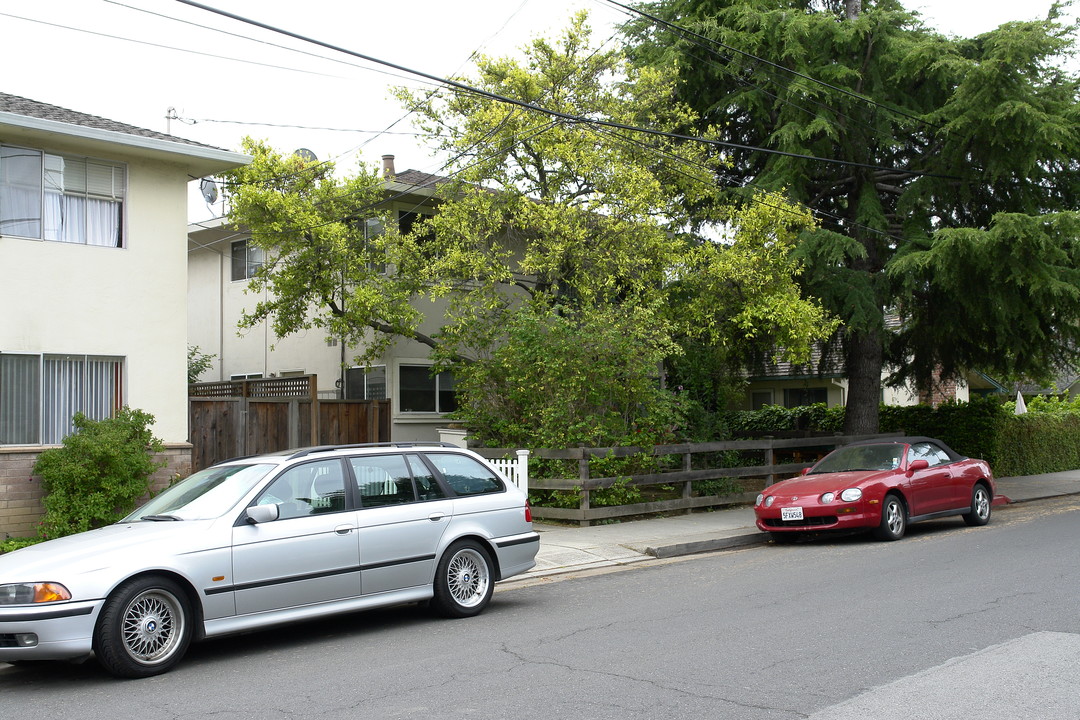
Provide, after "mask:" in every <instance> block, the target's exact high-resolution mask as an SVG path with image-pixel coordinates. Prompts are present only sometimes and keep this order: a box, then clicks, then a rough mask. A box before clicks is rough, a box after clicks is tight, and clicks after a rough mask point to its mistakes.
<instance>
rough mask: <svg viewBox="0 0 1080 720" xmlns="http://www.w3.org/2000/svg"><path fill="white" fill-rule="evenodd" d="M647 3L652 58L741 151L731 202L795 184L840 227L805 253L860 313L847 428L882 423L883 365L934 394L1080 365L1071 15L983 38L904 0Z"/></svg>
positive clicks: (839, 309) (849, 322)
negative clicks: (969, 379)
mask: <svg viewBox="0 0 1080 720" xmlns="http://www.w3.org/2000/svg"><path fill="white" fill-rule="evenodd" d="M641 7H642V8H643V9H644V11H645V12H646V13H647V14H649V15H651V16H653V17H652V18H649V17H641V18H638V19H637V20H636V21H635V22H634V23H632V25H631V26H630V27H629V28H628V29H629V31H630V32H631V36H632V38H633V43H634V49H633V51H632V53H633V55H634V57H635V58H636V60H637V61H638V62H639V63H641V64H642V65H644V66H646V67H675V68H677V71H678V73H679V76H680V79H681V84H680V86H679V95H678V97H679V98H680V100H682V101H683V102H685V103H687V104H688V105H690V106H691V107H692V108H694V110H695V111H696V112H697V113H698V114H699V115H700V120H699V122H698V123H697V124H696V126H691V127H688V128H687V129H688V130H689V131H691V132H694V131H704V130H705V129H714V130H715V132H717V133H718V135H719V138H720V139H721V140H722V141H723V142H725V143H726V145H725V155H726V157H727V158H728V159H729V160H730V163H729V165H728V166H727V167H725V168H724V169H723V171H722V172H720V173H719V174H718V178H719V181H720V183H721V184H722V185H723V186H724V187H725V189H726V195H727V196H728V197H730V198H739V197H746V196H747V194H748V193H750V192H753V191H756V190H760V189H768V190H774V191H782V192H784V193H786V194H787V196H788V197H790V198H791V199H792V200H795V201H797V202H800V203H803V204H804V205H805V206H807V207H809V208H811V209H812V210H814V212H815V213H816V215H817V217H818V219H819V220H820V227H817V228H815V229H811V230H807V231H806V232H804V233H803V235H802V237H801V238H800V242H799V247H798V250H797V254H798V255H799V257H800V258H801V259H803V260H804V261H805V263H806V266H807V270H806V272H805V273H804V274H803V276H802V281H803V283H804V286H805V287H806V288H807V289H808V290H810V292H812V293H813V294H814V295H816V296H818V297H820V298H821V299H822V302H823V303H824V304H825V306H826V307H827V308H829V309H830V310H831V311H832V312H833V313H835V314H836V315H837V316H838V317H840V318H841V319H842V321H843V327H842V329H841V331H840V332H841V335H842V339H843V352H844V355H845V358H844V359H845V362H846V367H847V374H848V378H849V394H848V403H847V408H848V412H847V426H846V428H845V429H846V430H848V431H850V432H872V431H876V429H877V426H878V415H877V413H878V403H879V397H880V381H881V376H882V371H883V368H888V367H891V368H893V369H894V373H893V375H892V379H893V381H894V382H901V381H904V380H908V379H911V380H914V381H915V382H916V384H917V386H918V387H920V389H924V390H925V389H929V388H930V387H931V386H932V385H933V383H934V382H935V381H936V380H937V379H938V378H944V377H955V376H957V375H960V374H961V373H963V372H965V371H967V370H971V369H980V370H984V371H988V372H990V373H995V374H998V375H1001V376H1004V377H1018V376H1023V375H1029V376H1045V375H1047V374H1048V373H1050V372H1052V371H1053V369H1054V368H1055V367H1057V366H1059V365H1060V364H1062V363H1069V362H1075V361H1076V358H1077V352H1078V348H1080V241H1078V238H1077V232H1076V231H1077V224H1078V223H1077V217H1076V215H1075V214H1074V212H1073V211H1075V210H1076V209H1077V207H1078V205H1077V201H1078V199H1080V162H1078V158H1080V123H1078V121H1080V109H1078V103H1077V100H1078V87H1080V85H1078V80H1077V77H1076V76H1075V75H1073V74H1070V73H1069V72H1067V71H1066V70H1065V69H1063V65H1062V63H1063V60H1064V58H1066V57H1067V56H1068V54H1069V53H1070V52H1071V51H1072V50H1073V43H1074V37H1075V32H1076V28H1075V27H1074V26H1072V25H1069V24H1066V23H1064V22H1062V20H1061V14H1060V11H1061V7H1060V6H1055V7H1054V8H1053V9H1052V10H1051V12H1050V15H1049V17H1048V18H1047V19H1046V20H1040V21H1032V22H1013V23H1008V24H1005V25H1003V26H1001V27H1000V28H998V29H996V30H994V31H991V32H988V33H986V34H984V35H981V36H979V37H976V38H972V39H964V38H956V37H946V36H944V35H942V34H940V33H937V32H935V31H933V30H932V29H930V28H928V27H927V26H925V25H924V24H923V23H922V22H921V21H920V19H919V16H918V15H917V14H915V13H912V12H910V11H908V10H906V9H904V7H903V6H902V5H901V4H900V3H899V2H897V0H863V2H859V1H858V0H845V1H844V2H839V1H836V0H660V2H653V3H646V4H644V5H642V6H641ZM893 314H895V315H897V316H899V318H900V329H899V330H898V331H897V330H895V329H890V328H889V327H888V325H890V324H889V323H887V322H886V318H887V317H888V316H890V315H893Z"/></svg>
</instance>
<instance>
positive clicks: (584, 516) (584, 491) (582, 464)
mask: <svg viewBox="0 0 1080 720" xmlns="http://www.w3.org/2000/svg"><path fill="white" fill-rule="evenodd" d="M588 479H589V455H588V453H586V452H585V451H584V450H581V458H580V459H579V460H578V480H580V481H581V520H580V521H579V523H578V524H579V525H580V526H581V527H589V490H588V488H586V487H585V482H586V481H587V480H588Z"/></svg>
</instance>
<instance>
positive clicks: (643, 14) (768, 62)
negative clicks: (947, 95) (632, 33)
mask: <svg viewBox="0 0 1080 720" xmlns="http://www.w3.org/2000/svg"><path fill="white" fill-rule="evenodd" d="M606 2H608V3H609V4H611V5H615V6H617V7H620V8H622V9H623V10H626V11H628V12H632V13H635V14H637V15H640V16H641V17H644V18H648V19H649V20H651V21H652V22H653V23H656V24H659V25H663V26H664V27H667V28H668V29H670V30H674V31H676V32H678V33H682V34H683V35H684V36H693V37H695V38H698V39H699V40H702V41H704V42H707V43H710V44H713V45H719V46H720V47H722V48H724V49H725V50H729V51H731V52H733V53H736V54H738V55H742V56H744V57H747V58H750V59H751V60H754V61H756V62H759V63H762V64H765V65H768V66H770V67H773V68H776V69H777V70H780V71H782V72H785V73H788V74H790V75H794V76H795V77H797V78H801V79H803V80H809V81H810V82H812V83H815V84H817V85H821V86H822V87H826V88H828V89H830V90H833V91H835V92H838V93H842V94H844V95H847V96H849V97H853V98H855V99H856V100H860V101H862V102H864V103H867V104H869V105H873V106H875V107H879V108H881V109H883V110H888V111H889V112H891V113H895V114H897V115H900V116H902V117H906V118H908V119H909V120H914V121H916V122H918V123H922V124H923V125H930V123H928V122H927V121H926V120H924V119H922V118H920V117H918V116H916V115H912V114H910V113H907V112H904V111H903V110H900V109H897V108H894V107H891V106H889V105H885V104H884V103H879V102H877V101H876V100H874V99H872V98H868V97H866V96H865V95H861V94H859V93H857V92H854V91H852V90H848V89H846V88H842V87H840V86H838V85H832V84H830V83H827V82H825V81H824V80H819V79H817V78H815V77H813V76H811V75H806V74H804V73H801V72H799V71H797V70H793V69H791V68H789V67H784V66H783V65H781V64H779V63H775V62H773V61H771V60H766V59H765V58H762V57H758V56H757V55H754V54H753V53H749V52H746V51H745V50H740V49H739V48H737V47H733V46H731V45H727V44H725V43H722V42H720V41H719V40H713V39H712V38H708V37H705V36H704V35H701V34H699V33H696V32H694V31H693V30H688V29H687V28H684V27H682V26H681V25H676V24H675V23H671V22H668V21H667V20H664V19H662V18H658V17H656V16H655V15H650V14H649V13H647V12H645V11H644V10H638V9H637V8H632V7H630V6H628V5H624V4H622V3H621V2H618V0H606Z"/></svg>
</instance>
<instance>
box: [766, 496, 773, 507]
mask: <svg viewBox="0 0 1080 720" xmlns="http://www.w3.org/2000/svg"><path fill="white" fill-rule="evenodd" d="M774 500H776V498H774V497H773V496H772V495H770V496H769V497H767V498H765V507H772V504H773V501H774Z"/></svg>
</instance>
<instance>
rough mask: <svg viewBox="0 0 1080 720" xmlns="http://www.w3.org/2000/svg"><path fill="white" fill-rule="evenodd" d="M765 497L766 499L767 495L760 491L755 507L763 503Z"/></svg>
mask: <svg viewBox="0 0 1080 720" xmlns="http://www.w3.org/2000/svg"><path fill="white" fill-rule="evenodd" d="M764 499H765V496H764V495H762V494H761V493H758V496H757V500H755V501H754V507H757V506H758V505H761V501H762V500H764Z"/></svg>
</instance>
